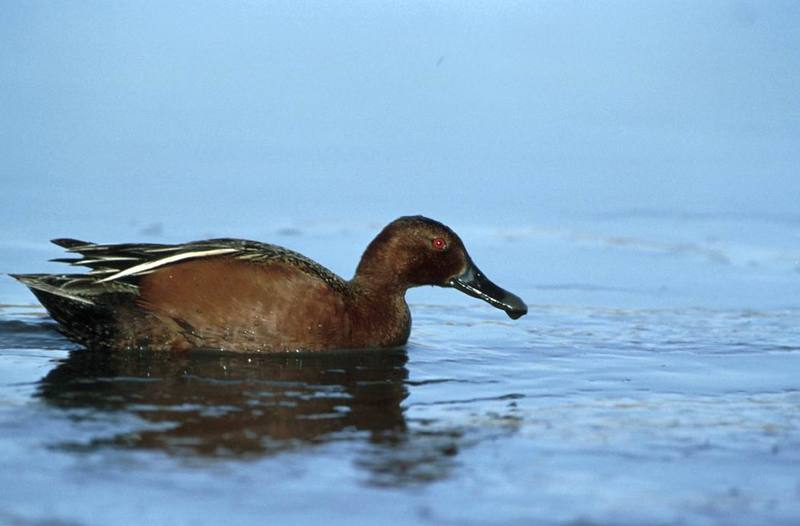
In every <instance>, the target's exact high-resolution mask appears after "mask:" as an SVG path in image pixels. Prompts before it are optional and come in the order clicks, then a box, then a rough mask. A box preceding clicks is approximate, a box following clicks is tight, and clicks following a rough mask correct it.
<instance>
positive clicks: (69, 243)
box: [50, 237, 92, 250]
mask: <svg viewBox="0 0 800 526" xmlns="http://www.w3.org/2000/svg"><path fill="white" fill-rule="evenodd" d="M50 242H51V243H53V244H54V245H58V246H60V247H62V248H66V249H67V250H69V249H71V248H75V247H85V246H87V245H91V244H92V243H90V242H89V241H81V240H80V239H72V238H70V237H60V238H57V239H51V240H50Z"/></svg>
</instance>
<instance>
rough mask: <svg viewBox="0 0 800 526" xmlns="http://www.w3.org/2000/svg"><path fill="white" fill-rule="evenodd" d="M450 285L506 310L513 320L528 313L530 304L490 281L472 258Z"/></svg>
mask: <svg viewBox="0 0 800 526" xmlns="http://www.w3.org/2000/svg"><path fill="white" fill-rule="evenodd" d="M448 285H450V286H451V287H454V288H456V289H458V290H460V291H461V292H463V293H464V294H468V295H470V296H473V297H475V298H480V299H482V300H483V301H485V302H486V303H488V304H489V305H492V306H493V307H497V308H498V309H501V310H504V311H505V312H506V314H508V317H509V318H511V319H512V320H516V319H517V318H519V317H521V316H524V315H526V314H527V313H528V306H527V305H526V304H525V302H524V301H522V298H520V297H519V296H517V295H516V294H512V293H510V292H508V291H507V290H505V289H502V288H500V287H498V286H497V285H495V284H494V283H492V282H491V281H489V278H487V277H486V276H484V275H483V272H481V271H480V269H479V268H478V267H476V266H475V263H473V262H472V261H471V260H470V261H468V262H467V269H466V270H465V271H464V272H463V273H461V274H460V275H458V276H456V277H454V278H452V279H451V280H450V281H449V282H448Z"/></svg>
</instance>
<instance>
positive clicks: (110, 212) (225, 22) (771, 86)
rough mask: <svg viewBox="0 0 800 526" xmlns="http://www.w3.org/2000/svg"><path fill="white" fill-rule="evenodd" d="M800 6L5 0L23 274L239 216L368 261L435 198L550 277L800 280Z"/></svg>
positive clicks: (467, 226)
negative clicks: (388, 226) (58, 241)
mask: <svg viewBox="0 0 800 526" xmlns="http://www.w3.org/2000/svg"><path fill="white" fill-rule="evenodd" d="M798 28H800V3H798V2H795V1H787V2H781V1H769V2H758V1H753V2H748V1H728V2H712V1H707V2H705V1H704V2H696V1H687V2H678V1H674V2H656V1H630V2H569V1H558V2H486V3H482V2H468V3H467V2H372V1H364V2H297V1H294V0H292V1H289V2H195V1H192V2H160V1H157V2H156V1H154V2H146V1H137V2H63V3H62V2H5V3H4V4H3V7H2V12H0V114H2V117H0V159H2V161H1V162H0V183H1V186H0V225H2V227H1V230H0V250H3V252H4V253H5V256H4V257H0V271H4V272H11V271H16V272H21V271H41V270H53V269H55V268H56V267H54V266H48V265H47V264H45V263H44V261H45V260H46V259H47V258H48V257H55V256H56V255H58V252H57V251H56V250H55V249H54V248H52V247H48V246H47V244H46V242H47V239H49V238H51V237H62V236H75V237H85V238H89V239H96V240H99V241H108V242H111V241H132V240H142V241H151V242H152V241H180V240H187V239H195V238H200V237H205V236H211V235H213V236H233V237H252V238H258V239H262V240H266V241H273V242H279V243H281V244H285V245H289V246H291V247H293V248H297V249H300V250H303V251H306V252H309V253H310V255H312V256H314V257H317V258H318V259H320V260H321V261H322V262H323V263H326V264H328V265H330V266H332V267H333V269H334V270H336V271H337V272H340V273H342V274H344V275H346V276H349V275H350V273H351V272H352V269H353V268H354V267H355V259H356V258H357V257H358V255H359V254H360V252H361V250H363V247H364V245H365V244H366V242H367V241H368V240H369V239H370V238H371V237H372V235H374V233H375V231H376V229H377V228H379V227H380V226H381V225H383V224H385V223H386V222H388V221H389V220H391V219H393V218H394V217H396V216H398V215H403V214H409V213H424V214H426V215H429V216H432V217H435V218H439V219H441V220H443V221H445V222H446V223H448V224H450V225H452V226H453V227H454V228H455V229H456V230H457V231H459V232H462V234H463V237H465V239H466V240H467V241H468V242H469V243H468V244H469V246H470V247H474V248H472V251H473V252H474V253H476V254H474V255H475V257H476V260H478V261H479V264H480V261H487V260H488V261H487V262H488V263H489V264H490V266H491V267H492V269H491V270H492V272H488V273H490V274H492V275H494V276H496V277H497V280H498V281H504V282H505V283H509V281H510V282H511V284H512V285H516V287H517V288H522V289H523V292H526V293H527V294H530V295H532V296H533V297H532V298H531V301H536V299H537V298H542V301H555V302H579V303H580V302H587V301H588V302H591V301H593V300H590V299H588V298H589V296H591V295H590V294H588V293H587V291H589V290H590V289H592V287H595V288H596V287H605V288H606V289H608V290H610V289H614V288H615V287H616V288H625V287H628V288H630V287H634V288H636V287H639V288H645V289H646V288H648V287H650V289H648V290H651V289H652V290H651V292H652V291H653V290H659V288H663V287H665V286H669V285H670V283H672V282H674V281H675V280H680V279H682V278H680V277H678V276H679V275H686V274H687V273H693V272H695V271H698V272H699V274H696V275H693V276H694V277H693V278H692V279H693V280H694V281H693V282H692V283H689V282H681V284H679V285H676V289H675V290H676V294H677V292H679V291H680V290H683V291H684V292H685V293H686V294H688V296H686V297H681V298H683V299H680V298H679V297H678V295H672V296H670V298H671V300H674V301H676V302H681V301H684V300H685V303H687V304H693V305H695V304H701V305H705V304H715V302H717V301H718V300H719V298H721V297H730V296H733V295H736V294H737V292H736V291H737V290H740V289H742V288H744V289H748V290H750V293H748V294H746V297H745V299H743V300H741V301H739V302H738V303H737V305H739V306H747V305H749V304H750V303H751V302H752V303H754V304H773V303H774V304H777V305H785V304H787V303H788V304H794V305H796V304H797V302H796V301H794V300H793V298H795V297H798V296H797V295H796V294H795V293H798V292H800V290H798V285H797V282H798V281H800V275H798V273H797V272H798V269H800V257H798V254H799V253H800V252H798V245H799V244H800V243H798V242H800V234H799V233H798V232H799V231H800V212H798V211H797V203H798V198H799V197H800V176H798V166H800V29H798ZM347 232H350V237H348V236H347V235H346V233H347ZM481 232H484V233H485V232H491V233H493V234H496V233H497V232H503V233H506V234H509V236H510V237H509V238H508V239H509V240H510V241H514V239H512V238H513V237H514V236H517V237H516V239H517V240H518V242H516V243H514V242H508V243H505V245H503V246H495V245H492V242H490V241H488V240H487V239H488V238H487V237H485V236H484V237H482V234H481ZM308 233H312V234H314V235H316V236H317V240H316V241H309V238H308V235H304V234H308ZM289 238H292V239H289ZM520 240H521V241H520ZM326 243H327V244H326ZM336 247H340V249H339V250H337V248H336ZM351 247H352V248H351ZM587 247H588V248H587ZM620 247H622V249H620ZM598 249H599V251H598ZM576 251H577V252H576ZM609 251H610V252H609ZM477 253H482V254H481V255H482V257H480V256H479V255H478V254H477ZM486 253H490V255H488V256H487V255H485V254H486ZM652 253H656V254H657V255H665V254H669V255H670V257H673V256H674V257H677V258H679V259H680V265H679V266H680V268H678V267H676V266H675V265H667V267H666V268H663V269H661V270H657V271H654V270H653V262H652V261H651V260H650V259H647V258H646V260H645V261H640V260H638V259H636V258H638V257H639V256H640V255H641V254H652ZM631 257H633V258H634V259H630V258H631ZM625 258H628V259H625ZM676 261H677V260H676ZM659 264H660V263H659ZM482 266H486V265H482ZM656 266H657V265H656ZM701 267H702V268H701ZM698 269H699V270H698ZM754 269H755V270H754ZM484 270H486V269H484ZM654 272H656V273H654ZM721 274H722V275H723V278H724V280H725V281H724V282H722V281H720V282H719V283H718V284H717V285H715V287H716V288H714V290H713V291H705V292H702V294H700V295H697V294H694V293H692V292H690V291H693V290H698V289H697V288H696V286H697V285H698V284H700V283H707V282H709V280H712V278H719V276H720V275H721ZM501 278H502V279H501ZM719 279H722V278H719ZM737 279H738V280H739V281H741V283H738V284H737V283H736V280H737ZM630 280H634V281H637V280H638V282H637V283H633V284H631V283H630ZM670 280H673V281H672V282H671V281H670ZM2 281H3V283H2V285H0V301H2V300H5V301H12V300H14V301H17V300H21V299H24V298H27V300H30V298H31V297H30V296H27V293H25V292H24V291H23V290H21V289H20V287H18V286H16V285H15V284H13V283H12V282H11V280H8V279H4V280H2ZM745 282H746V283H745ZM574 283H578V284H579V285H580V286H579V287H578V289H577V290H578V293H577V294H575V295H570V294H572V293H569V294H568V290H575V289H574V287H573V289H569V285H570V284H574ZM693 283H694V284H693ZM765 287H766V288H765ZM554 290H558V291H561V292H560V293H563V294H561V295H556V296H552V297H551V296H547V294H552V291H554ZM548 291H551V292H548ZM564 294H566V295H564ZM776 295H777V296H778V300H775V298H776ZM690 296H691V297H690ZM762 296H763V297H762ZM626 298H627V297H625V298H621V299H620V298H617V297H616V296H613V295H607V296H604V297H603V298H602V300H601V302H602V303H612V304H617V303H622V304H624V303H626V302H627V301H629V300H630V298H628V299H626ZM758 298H761V299H758ZM769 298H771V299H769ZM631 301H632V300H631ZM669 302H670V301H666V303H669ZM765 302H766V303H765ZM662 303H664V302H662Z"/></svg>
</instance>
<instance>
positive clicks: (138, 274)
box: [14, 216, 527, 351]
mask: <svg viewBox="0 0 800 526" xmlns="http://www.w3.org/2000/svg"><path fill="white" fill-rule="evenodd" d="M53 242H54V243H55V244H57V245H59V246H61V247H64V248H66V249H67V250H68V251H70V252H73V253H76V254H78V255H79V256H80V257H76V258H71V259H70V258H67V259H59V260H56V261H62V262H67V263H70V264H73V265H81V266H86V267H89V268H90V269H91V270H90V272H88V273H85V274H27V275H15V276H14V277H15V278H17V279H18V280H20V281H22V282H23V283H25V284H26V285H27V286H28V287H29V288H30V289H31V290H32V291H33V293H34V294H35V295H36V296H37V297H38V298H39V300H40V301H41V302H42V304H43V305H44V306H45V307H46V308H47V310H48V311H49V313H50V315H51V316H52V317H53V318H54V319H55V320H56V321H57V322H58V324H59V328H60V330H61V331H62V332H63V333H64V334H65V335H66V336H67V337H69V338H70V339H72V340H74V341H76V342H78V343H80V344H82V345H85V346H91V347H106V348H111V349H119V348H145V347H146V348H151V349H174V350H183V349H190V348H214V349H222V350H231V351H288V350H312V351H316V350H324V349H334V348H372V347H376V348H377V347H392V346H399V345H403V344H404V343H405V342H406V341H407V340H408V335H409V331H410V329H411V315H410V313H409V309H408V305H407V304H406V301H405V292H406V290H407V289H408V288H410V287H414V286H418V285H439V286H446V287H447V286H449V287H455V288H458V289H460V290H462V291H463V292H465V293H467V294H470V295H472V296H476V297H479V298H481V299H484V300H485V301H487V302H489V303H490V304H492V305H494V306H496V307H498V308H501V309H503V310H505V311H506V312H507V313H508V315H509V316H510V317H512V318H514V319H516V318H518V317H520V316H522V315H524V314H525V313H526V312H527V307H526V306H525V304H524V303H523V302H522V300H521V299H520V298H518V297H517V296H515V295H513V294H511V293H509V292H507V291H505V290H503V289H501V288H499V287H497V286H496V285H494V284H493V283H491V282H490V281H489V280H488V279H486V278H485V276H483V274H482V273H481V272H480V270H478V269H477V267H476V266H475V265H474V263H473V262H472V260H471V258H470V257H469V255H468V254H467V251H466V249H465V248H464V245H463V243H462V241H461V239H460V238H459V237H458V236H457V235H456V234H455V232H453V231H452V230H450V229H449V228H448V227H446V226H445V225H443V224H441V223H439V222H436V221H433V220H431V219H428V218H425V217H422V216H413V217H402V218H400V219H397V220H395V221H393V222H392V223H390V224H389V225H388V226H386V227H385V228H384V229H383V231H381V232H380V234H378V236H377V237H376V238H375V239H374V240H373V241H372V242H371V243H370V244H369V246H368V247H367V249H366V251H365V252H364V255H363V256H362V258H361V262H360V263H359V265H358V268H357V270H356V273H355V276H354V277H353V279H351V280H349V281H346V280H344V279H342V278H340V277H339V276H337V275H336V274H334V273H333V272H331V271H329V270H327V269H326V268H324V267H322V266H321V265H319V264H318V263H316V262H314V261H312V260H310V259H309V258H307V257H305V256H303V255H301V254H298V253H297V252H293V251H291V250H287V249H285V248H282V247H278V246H276V245H269V244H265V243H258V242H255V241H244V240H238V239H212V240H207V241H196V242H192V243H186V244H182V245H158V244H120V245H98V244H94V243H88V242H85V241H78V240H74V239H56V240H53Z"/></svg>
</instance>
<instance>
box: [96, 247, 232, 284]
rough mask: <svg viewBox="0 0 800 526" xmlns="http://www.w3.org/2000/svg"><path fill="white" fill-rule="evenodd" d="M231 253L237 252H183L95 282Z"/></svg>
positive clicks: (223, 249) (224, 249)
mask: <svg viewBox="0 0 800 526" xmlns="http://www.w3.org/2000/svg"><path fill="white" fill-rule="evenodd" d="M231 252H237V249H235V248H217V249H214V250H201V251H199V252H183V253H182V254H175V255H174V256H169V257H165V258H161V259H157V260H155V261H148V262H147V263H142V264H141V265H134V266H133V267H128V268H126V269H125V270H122V271H120V272H117V273H116V274H112V275H111V276H108V277H107V278H103V279H100V280H97V283H104V282H106V281H113V280H115V279H119V278H124V277H125V276H130V275H132V274H138V273H141V272H146V271H148V270H153V269H154V268H157V267H160V266H163V265H168V264H169V263H175V262H176V261H180V260H182V259H190V258H200V257H207V256H217V255H219V254H229V253H231Z"/></svg>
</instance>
